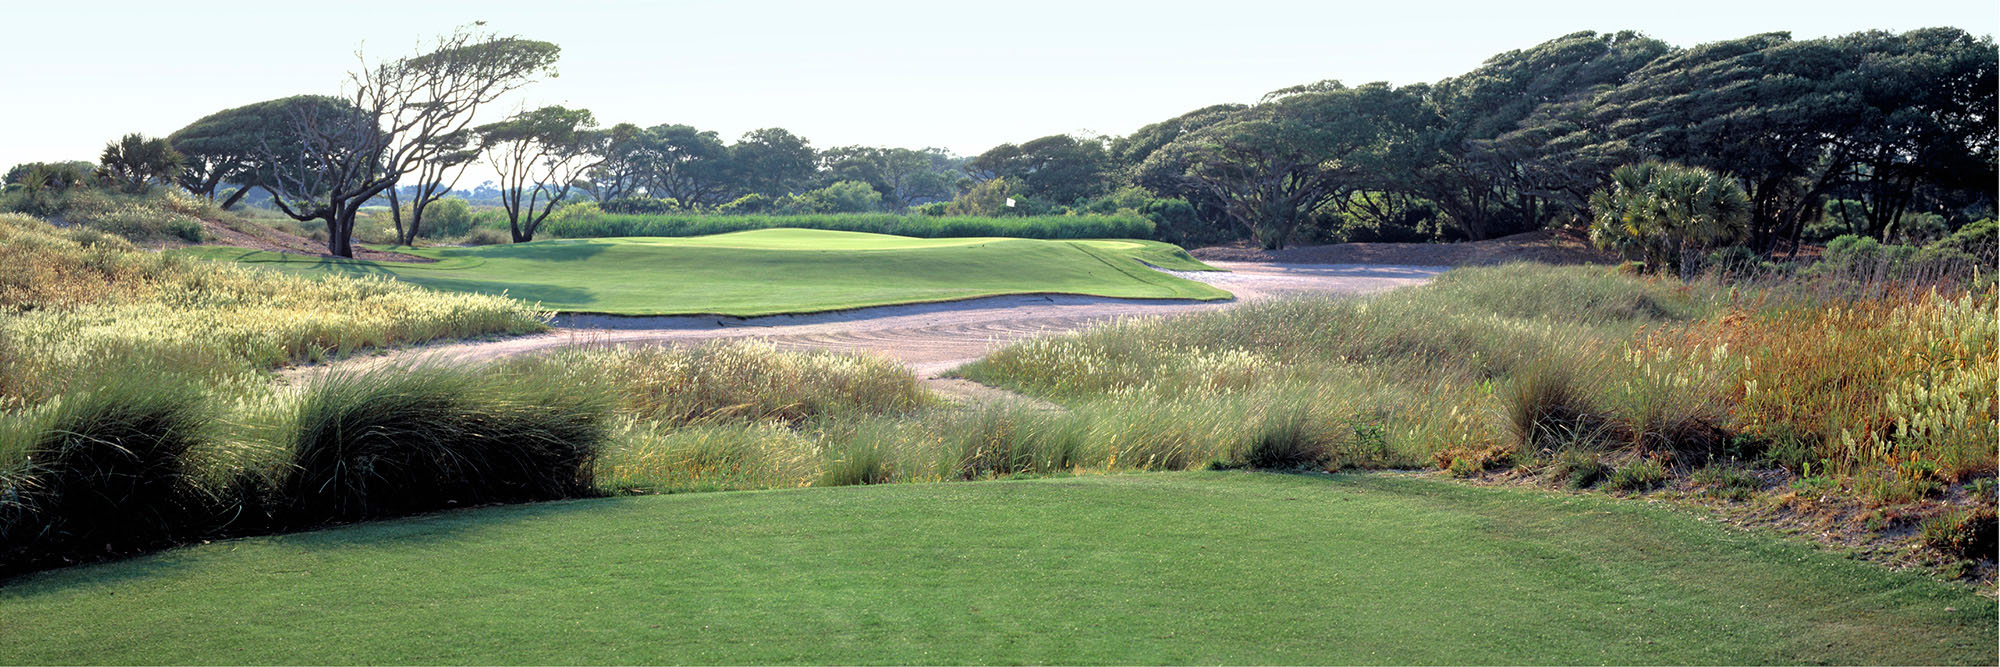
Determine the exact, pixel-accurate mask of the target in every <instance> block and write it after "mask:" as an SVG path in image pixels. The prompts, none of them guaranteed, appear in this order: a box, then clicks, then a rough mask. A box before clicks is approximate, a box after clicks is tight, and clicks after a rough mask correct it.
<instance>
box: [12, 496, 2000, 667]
mask: <svg viewBox="0 0 2000 667" xmlns="http://www.w3.org/2000/svg"><path fill="white" fill-rule="evenodd" d="M1994 613H1995V611H1994V604H1993V601H1991V600H1988V599H1986V598H1983V597H1981V596H1980V595H1979V594H1978V593H1976V592H1974V591H1973V590H1972V589H1970V588H1969V587H1961V586H1955V585H1948V584H1943V583H1939V582H1937V581H1933V580H1930V579H1927V578H1925V577H1924V576H1923V575H1921V574H1917V573H1912V572H1894V571H1890V570H1888V569H1886V568H1882V567H1879V566H1876V565H1872V564H1868V563H1863V562H1858V561H1853V560H1848V559H1845V558H1842V557H1840V555H1839V554H1835V553H1829V552H1826V551H1822V550H1819V549H1816V548H1814V547H1812V546H1810V545H1807V544H1803V543H1800V542H1794V541H1789V540H1784V539H1780V538H1777V537H1775V536H1772V535H1770V534H1766V533H1759V532H1746V531H1741V530H1733V529H1729V528H1725V527H1722V526H1718V525H1716V524H1714V523H1711V522H1705V521H1701V520H1699V518H1698V517H1697V516H1693V515H1690V514H1688V513H1686V512H1680V511H1675V510H1671V509H1667V508H1663V507H1659V506H1653V505H1649V504H1647V503H1640V502H1633V501H1628V500H1618V499H1614V498H1606V497H1603V496H1581V497H1579V496H1569V495H1565V494H1559V493H1548V492H1542V491H1534V490H1519V489H1494V488H1478V487H1471V486H1465V485H1460V484H1455V483H1451V482H1447V481H1441V480H1433V479H1422V478H1412V477H1402V476H1395V475H1342V476H1332V477H1329V476H1322V475H1313V476H1308V475H1274V474H1252V473H1214V472H1196V473H1173V474H1142V475H1119V476H1108V477H1076V478H1063V479H1044V480H1031V481H1006V482H980V483H966V484H903V485H888V486H871V487H846V488H834V489H798V490H786V491H752V492H735V493H707V494H687V495H668V496H642V497H626V498H612V499H604V500H587V501H576V502H562V503H545V504H538V505H521V506H513V507H494V508H483V509H474V510H467V511H459V512H445V513H441V514H436V515H432V516H425V517H418V518H413V519H407V520H402V521H385V522H380V523H371V524H365V525H359V526H351V527H346V528H339V529H334V530H326V531H319V532H313V533H302V534H297V535H283V536H275V537H263V538H255V539H245V540H230V541H223V542H217V543H214V544H207V545H201V546H196V547H190V548H186V549H176V550H173V551H168V552H165V553H160V554H155V555H151V556H145V557H141V558H134V559H131V560H127V561H122V562H116V563H107V564H103V565H94V566H87V567H75V568H68V569H65V570H57V571H52V572H47V573H43V574H39V575H33V576H29V577H25V578H23V579H20V580H16V581H11V582H8V583H7V584H6V586H5V587H4V588H0V619H5V620H4V621H0V628H4V629H0V660H4V661H5V662H7V663H9V664H125V663H148V664H158V663H164V664H180V663H196V664H218V663H229V664H259V663H284V664H292V663H300V662H316V663H329V664H406V663H426V664H431V663H439V664H441V663H451V664H654V663H659V664H862V663H867V664H964V663H980V664H1045V663H1060V664H1113V663H1116V664H1127V663H1144V664H1218V663H1219V664H1259V663H1264V664H1379V663H1391V664H1579V663H1582V664H1771V663H1781V664H1799V663H1809V664H1810V663H1841V664H1986V665H1991V664H1994V661H1995V655H1996V654H1995V649H1994V624H1993V619H1994Z"/></svg>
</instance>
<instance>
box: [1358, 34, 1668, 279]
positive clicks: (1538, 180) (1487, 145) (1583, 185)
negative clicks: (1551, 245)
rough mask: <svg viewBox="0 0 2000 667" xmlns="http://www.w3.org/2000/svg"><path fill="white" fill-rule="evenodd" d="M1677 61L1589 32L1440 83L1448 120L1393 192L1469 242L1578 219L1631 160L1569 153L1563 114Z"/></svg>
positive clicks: (1640, 44) (1434, 96) (1643, 42)
mask: <svg viewBox="0 0 2000 667" xmlns="http://www.w3.org/2000/svg"><path fill="white" fill-rule="evenodd" d="M1672 51H1673V48H1672V47H1671V46H1668V45H1667V44H1666V43H1664V42H1661V41H1659V40H1656V39H1651V38H1648V37H1644V36H1642V35H1639V34H1637V33H1634V32H1629V31H1626V32H1616V33H1604V34H1600V33H1596V32H1589V31H1584V32H1577V33H1572V34H1569V35H1565V36H1562V37H1559V38H1556V39H1553V40H1550V41H1547V42H1543V43H1541V44H1538V45H1536V46H1534V47H1531V48H1528V49H1523V50H1516V51H1508V52H1506V53H1502V54H1499V55H1496V56H1493V57H1492V58H1489V59H1487V60H1486V62H1485V63H1484V64H1482V65H1481V66H1480V67H1479V68H1478V69H1475V70H1473V71H1472V72H1469V73H1466V74H1464V75H1462V76H1458V77H1454V78H1451V79H1446V80H1444V81H1441V82H1439V83H1438V84H1437V85H1436V86H1433V87H1431V88H1430V89H1429V91H1428V92H1427V97H1428V98H1429V100H1430V103H1431V105H1432V107H1433V108H1434V109H1435V111H1436V113H1437V114H1438V115H1439V116H1440V117H1441V119H1442V122H1441V123H1439V124H1437V125H1436V126H1435V127H1434V129H1433V131H1432V132H1431V133H1430V136H1428V137H1427V138H1426V142H1427V143H1428V148H1429V149H1431V150H1433V151H1435V152H1433V153H1430V154H1428V155H1422V154H1419V155H1415V156H1413V157H1414V158H1415V159H1414V160H1413V161H1412V162H1410V163H1408V164H1407V165H1406V166H1407V168H1406V169H1403V170H1400V171H1398V172H1397V175H1398V176H1401V177H1404V178H1407V179H1408V180H1407V182H1406V183H1405V184H1403V185H1400V186H1397V187H1394V188H1392V189H1401V190H1407V191H1411V192H1414V193H1416V194H1419V195H1421V196H1423V197H1424V198H1426V199H1429V200H1430V201H1432V202H1435V203H1436V205H1437V206H1438V207H1439V208H1440V209H1441V210H1442V211H1443V212H1444V213H1445V216H1446V218H1447V219H1449V220H1450V221H1451V223H1452V224H1453V225H1454V226H1455V227H1457V228H1458V230H1459V231H1460V233H1462V234H1464V236H1465V237H1466V238H1468V239H1472V240H1481V239H1487V238H1492V237H1494V236H1498V235H1501V234H1505V233H1511V232H1515V231H1521V230H1527V229H1536V228H1540V227H1542V226H1544V225H1545V224H1546V223H1547V222H1548V221H1549V220H1550V219H1552V218H1553V217H1555V216H1556V215H1558V214H1559V213H1560V212H1564V211H1580V210H1582V209H1583V207H1584V204H1585V199H1587V198H1588V197H1589V196H1590V193H1591V192H1592V191H1593V190H1595V189H1596V188H1597V187H1599V185H1601V184H1602V182H1603V179H1604V174H1605V173H1606V172H1608V171H1609V170H1610V169H1611V168H1613V167H1616V166H1618V165H1619V164H1623V163H1624V162H1626V161H1629V160H1630V159H1631V156H1630V155H1625V154H1621V155H1619V156H1617V158H1615V159H1613V160H1610V161H1605V160H1586V159H1584V158H1586V157H1595V156H1594V154H1569V153H1566V152H1565V151H1564V149H1566V148H1569V147H1571V146H1572V144H1573V143H1574V139H1575V138H1574V137H1571V136H1570V133H1572V132H1575V131H1576V130H1577V127H1576V125H1575V123H1573V122H1572V121H1573V117H1571V116H1568V115H1564V113H1563V112H1564V111H1566V110H1568V109H1571V108H1580V109H1588V106H1587V103H1588V101H1589V100H1590V99H1591V98H1592V97H1594V96H1595V95H1597V94H1598V93H1600V92H1602V91H1603V90H1605V89H1607V88H1609V87H1612V86H1616V85H1619V84H1622V83H1624V82H1625V81H1626V80H1627V79H1629V78H1630V76H1631V75H1632V73H1633V72H1635V71H1637V70H1639V69H1640V68H1642V67H1645V66H1646V65H1647V64H1648V63H1651V62H1653V61H1654V60H1656V59H1658V58H1660V57H1661V56H1662V55H1665V54H1667V53H1671V52H1672ZM1565 105H1569V106H1565ZM1591 143H1595V142H1591Z"/></svg>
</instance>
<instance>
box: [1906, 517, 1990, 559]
mask: <svg viewBox="0 0 2000 667" xmlns="http://www.w3.org/2000/svg"><path fill="white" fill-rule="evenodd" d="M1996 522H2000V518H1996V516H1995V514H1994V511H1993V508H1992V507H1991V506H1983V507H1964V508H1958V509H1954V510H1950V511H1947V512H1945V513H1944V514H1940V515H1938V516H1934V517H1931V518H1929V519H1926V520H1924V523H1923V527H1922V529H1921V531H1920V534H1921V538H1922V539H1923V542H1924V546H1927V547H1930V548H1932V549H1936V550H1938V551H1940V552H1943V553H1945V554H1947V555H1951V556H1955V557H1958V558H1972V559H1977V558H1992V557H1993V551H1994V548H1995V546H1996V545H1995V542H1994V532H1995V527H1996Z"/></svg>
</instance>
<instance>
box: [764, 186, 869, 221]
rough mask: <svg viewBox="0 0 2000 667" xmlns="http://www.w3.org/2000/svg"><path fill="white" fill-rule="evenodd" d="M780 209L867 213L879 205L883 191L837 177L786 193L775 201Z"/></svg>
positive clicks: (788, 210)
mask: <svg viewBox="0 0 2000 667" xmlns="http://www.w3.org/2000/svg"><path fill="white" fill-rule="evenodd" d="M777 208H778V209H779V210H780V211H783V212H785V213H791V214H800V213H868V212H872V211H876V210H879V209H881V208H882V193H880V192H877V191H876V190H875V186H872V185H869V184H867V183H865V182H862V181H840V182H838V183H834V184H832V185H828V186H826V187H823V188H820V189H818V190H812V191H810V192H804V193H800V194H797V195H791V196H787V197H785V198H784V199H783V200H780V201H779V202H778V203H777Z"/></svg>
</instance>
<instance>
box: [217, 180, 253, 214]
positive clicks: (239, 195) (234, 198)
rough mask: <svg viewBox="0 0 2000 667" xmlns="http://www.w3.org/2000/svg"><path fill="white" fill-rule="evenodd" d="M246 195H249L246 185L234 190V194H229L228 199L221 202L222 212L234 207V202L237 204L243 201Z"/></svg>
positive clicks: (248, 187)
mask: <svg viewBox="0 0 2000 667" xmlns="http://www.w3.org/2000/svg"><path fill="white" fill-rule="evenodd" d="M247 194H250V186H247V185H246V186H243V187H240V188H237V189H236V192H234V193H231V194H230V195H229V198H228V199H225V200H223V202H222V210H224V211H227V210H229V207H231V206H235V205H236V202H239V201H243V195H247Z"/></svg>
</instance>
